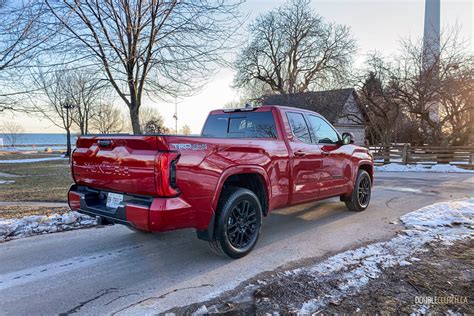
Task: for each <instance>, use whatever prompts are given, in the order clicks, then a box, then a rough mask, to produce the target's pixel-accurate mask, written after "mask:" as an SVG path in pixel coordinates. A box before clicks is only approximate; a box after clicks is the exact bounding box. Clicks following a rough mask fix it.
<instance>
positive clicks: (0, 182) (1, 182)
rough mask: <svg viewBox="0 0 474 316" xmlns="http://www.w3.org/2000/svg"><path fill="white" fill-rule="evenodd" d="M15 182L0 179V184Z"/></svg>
mask: <svg viewBox="0 0 474 316" xmlns="http://www.w3.org/2000/svg"><path fill="white" fill-rule="evenodd" d="M12 183H15V181H14V180H0V184H12Z"/></svg>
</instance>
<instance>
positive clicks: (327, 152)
mask: <svg viewBox="0 0 474 316" xmlns="http://www.w3.org/2000/svg"><path fill="white" fill-rule="evenodd" d="M321 154H323V155H324V156H329V154H330V152H329V151H324V150H323V151H321Z"/></svg>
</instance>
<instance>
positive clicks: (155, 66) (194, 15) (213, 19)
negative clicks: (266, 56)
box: [46, 0, 240, 134]
mask: <svg viewBox="0 0 474 316" xmlns="http://www.w3.org/2000/svg"><path fill="white" fill-rule="evenodd" d="M46 4H47V6H48V7H49V9H50V11H51V13H52V14H53V15H54V17H55V18H56V20H57V21H59V23H60V24H61V25H62V26H63V27H64V28H65V29H66V30H67V32H66V33H65V36H64V37H65V39H64V40H65V43H67V45H69V46H70V47H71V48H72V49H74V50H75V52H76V54H82V55H83V56H84V58H85V59H87V60H88V61H90V62H93V63H96V64H98V65H99V66H100V67H101V68H103V70H104V72H105V75H106V77H107V79H108V81H109V82H110V84H111V85H112V87H113V88H114V90H115V92H116V93H117V94H118V96H119V97H120V98H121V99H122V100H123V101H124V102H125V104H126V105H127V106H128V108H129V112H130V119H131V124H132V129H133V132H134V133H135V134H139V133H140V115H139V110H140V107H141V105H142V101H143V97H144V95H148V96H166V95H173V96H175V95H176V94H177V93H178V92H180V93H185V92H186V91H189V90H190V89H191V88H193V87H195V86H196V85H197V84H198V83H199V82H200V81H201V80H202V78H203V77H204V76H208V74H209V71H211V70H212V69H213V67H214V66H215V65H216V61H219V60H221V58H222V57H221V56H222V54H221V53H222V51H223V49H224V48H225V45H224V44H225V42H226V41H227V40H228V38H229V37H230V36H231V35H232V33H233V32H235V29H236V23H237V22H238V20H237V19H236V17H238V15H237V11H236V9H237V8H238V5H239V4H240V1H239V2H236V3H226V2H224V1H223V0H202V1H192V0H183V1H175V0H173V1H156V0H146V1H142V0H132V1H124V0H113V1H112V0H111V1H100V0H91V1H85V0H82V1H81V0H62V1H51V0H46Z"/></svg>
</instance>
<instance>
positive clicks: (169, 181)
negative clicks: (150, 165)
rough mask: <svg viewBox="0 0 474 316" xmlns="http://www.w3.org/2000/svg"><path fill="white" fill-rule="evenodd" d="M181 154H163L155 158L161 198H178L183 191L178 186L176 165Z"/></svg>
mask: <svg viewBox="0 0 474 316" xmlns="http://www.w3.org/2000/svg"><path fill="white" fill-rule="evenodd" d="M178 159H179V154H178V153H175V152H165V153H163V152H161V153H158V154H157V155H156V158H155V177H156V181H155V182H156V192H157V193H158V195H159V196H165V197H173V196H178V195H179V194H180V193H181V191H180V190H179V188H178V185H177V184H176V165H177V163H178Z"/></svg>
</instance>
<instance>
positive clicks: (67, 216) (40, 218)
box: [0, 211, 97, 242]
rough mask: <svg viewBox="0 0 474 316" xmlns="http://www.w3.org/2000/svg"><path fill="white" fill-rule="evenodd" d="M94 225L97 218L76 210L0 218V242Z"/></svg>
mask: <svg viewBox="0 0 474 316" xmlns="http://www.w3.org/2000/svg"><path fill="white" fill-rule="evenodd" d="M94 225H97V220H96V219H95V218H93V217H90V216H87V215H84V214H80V213H78V212H75V211H71V212H67V213H64V214H62V215H60V214H53V215H50V216H46V215H30V216H25V217H22V218H14V219H1V218H0V242H3V241H6V240H10V239H16V238H22V237H28V236H33V235H39V234H48V233H56V232H60V231H65V230H71V229H78V228H84V227H89V226H94Z"/></svg>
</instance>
